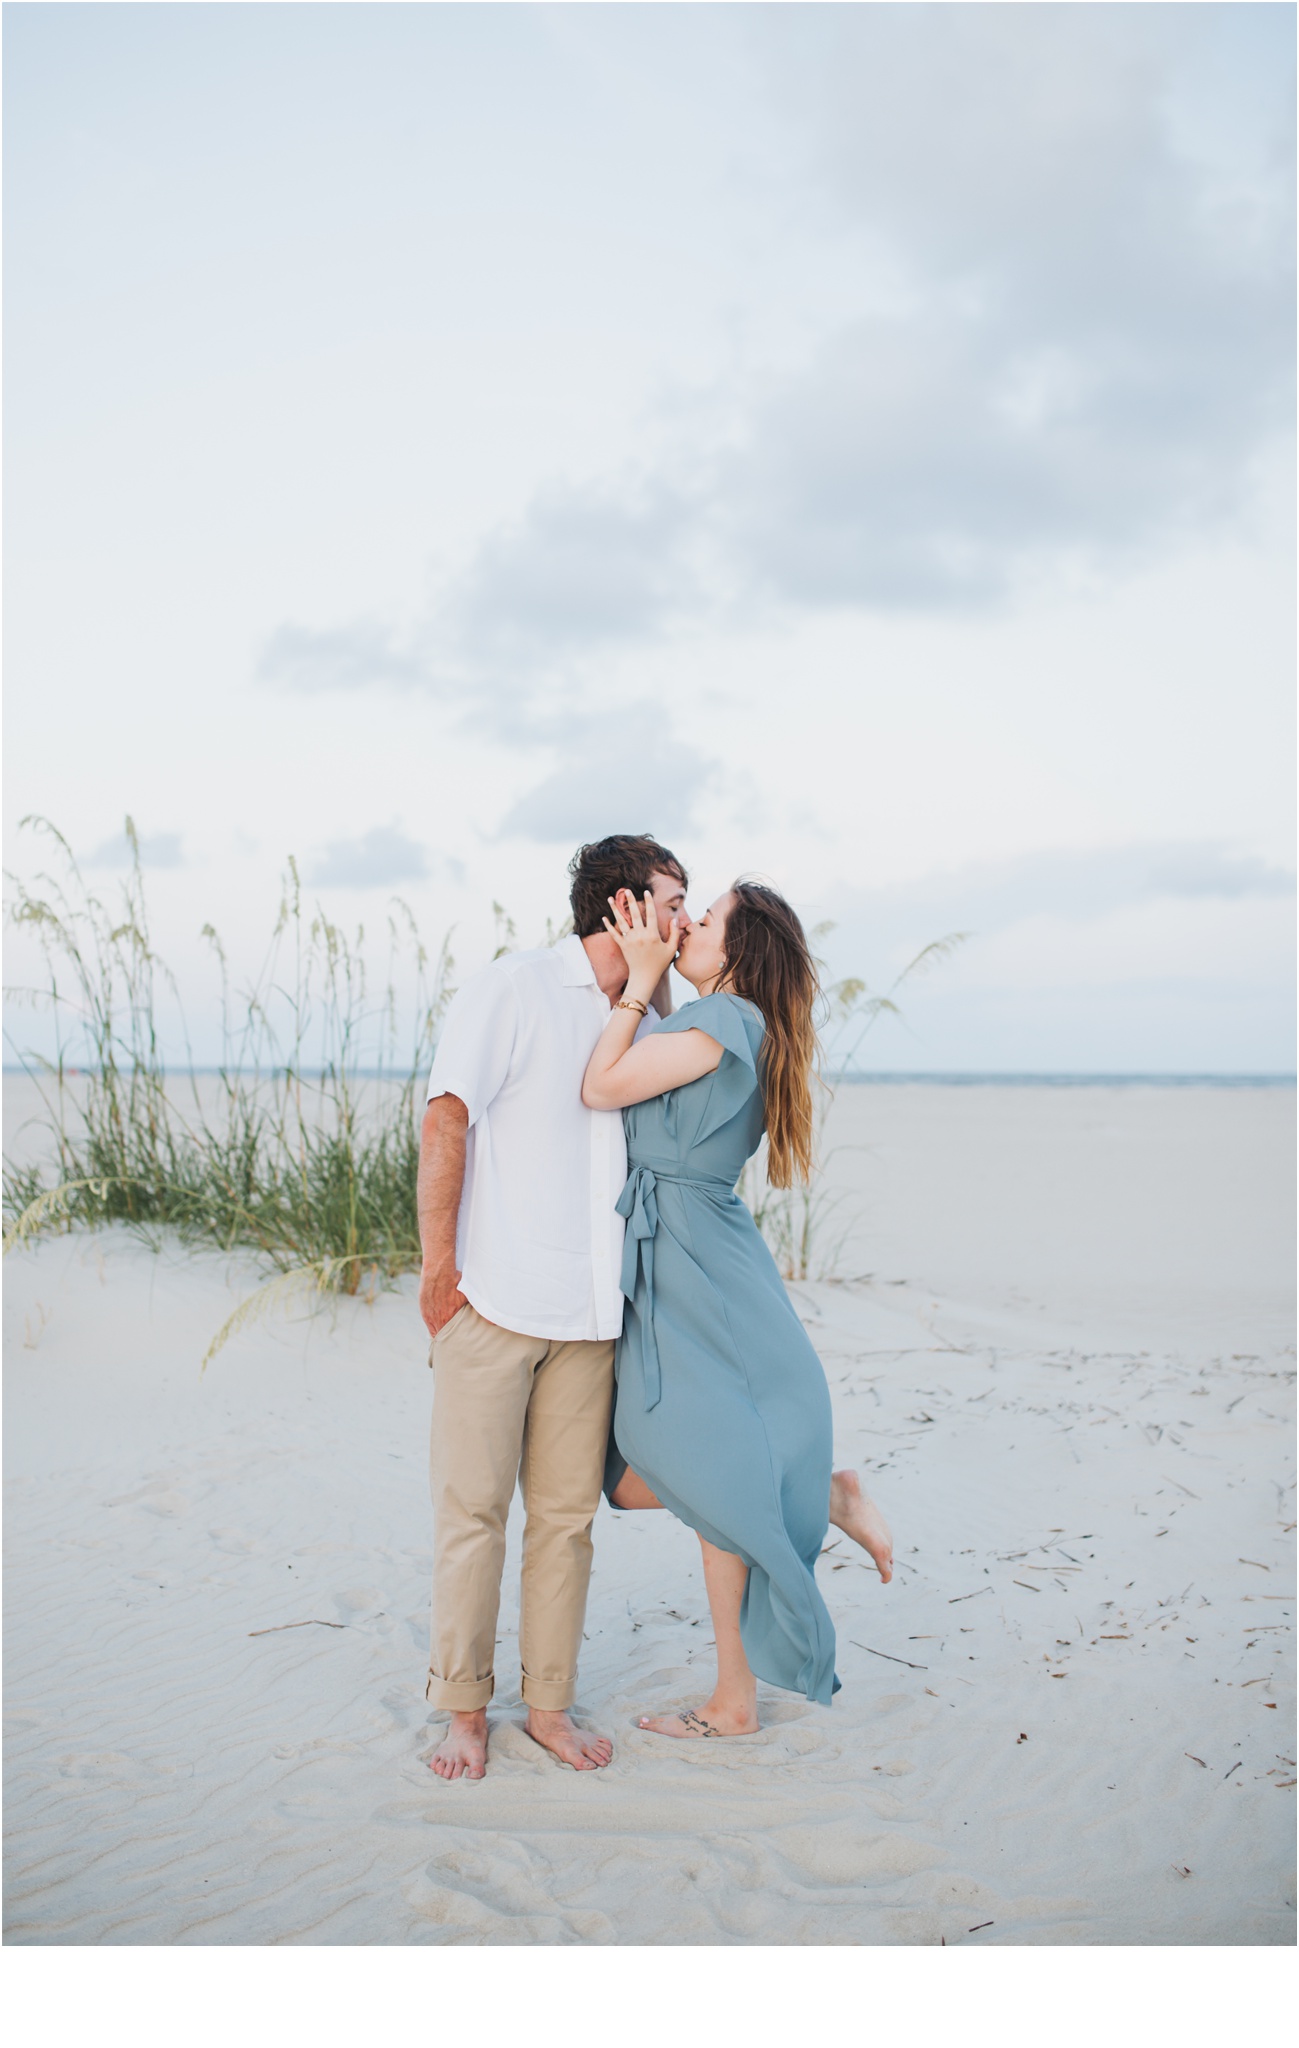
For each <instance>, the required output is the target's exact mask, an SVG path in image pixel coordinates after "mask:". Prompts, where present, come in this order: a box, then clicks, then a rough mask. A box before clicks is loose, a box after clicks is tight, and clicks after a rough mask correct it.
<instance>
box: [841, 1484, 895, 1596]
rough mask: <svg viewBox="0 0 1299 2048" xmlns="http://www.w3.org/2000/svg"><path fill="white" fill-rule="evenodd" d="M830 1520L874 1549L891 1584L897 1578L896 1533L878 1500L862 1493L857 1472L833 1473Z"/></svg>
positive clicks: (864, 1546)
mask: <svg viewBox="0 0 1299 2048" xmlns="http://www.w3.org/2000/svg"><path fill="white" fill-rule="evenodd" d="M830 1520H831V1521H832V1522H833V1523H834V1526H835V1528H836V1529H842V1530H843V1533H844V1535H845V1536H851V1537H852V1540H853V1542H854V1543H860V1545H861V1547H862V1549H863V1550H867V1551H869V1552H870V1555H871V1556H872V1557H873V1558H874V1560H875V1569H876V1570H877V1571H878V1573H879V1575H880V1577H881V1579H883V1581H884V1583H885V1585H887V1584H888V1582H889V1580H890V1579H891V1578H892V1577H893V1536H892V1532H891V1530H890V1529H889V1525H888V1523H887V1522H886V1521H885V1519H884V1517H883V1515H882V1514H881V1513H880V1511H879V1509H878V1508H877V1507H876V1505H875V1503H874V1501H873V1500H871V1499H869V1498H868V1496H867V1495H866V1494H864V1493H863V1492H862V1490H861V1481H860V1479H859V1478H858V1477H857V1474H856V1473H855V1472H851V1471H843V1472H832V1473H831V1474H830Z"/></svg>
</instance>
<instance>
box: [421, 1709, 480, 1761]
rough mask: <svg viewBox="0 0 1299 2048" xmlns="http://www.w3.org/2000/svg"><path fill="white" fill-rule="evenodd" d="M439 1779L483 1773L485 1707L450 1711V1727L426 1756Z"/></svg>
mask: <svg viewBox="0 0 1299 2048" xmlns="http://www.w3.org/2000/svg"><path fill="white" fill-rule="evenodd" d="M428 1761H429V1769H430V1770H431V1771H435V1772H436V1773H437V1775H438V1777H439V1778H481V1777H484V1776H485V1775H486V1772H487V1709H486V1707H477V1708H475V1710H474V1712H473V1713H472V1714H452V1716H451V1726H450V1727H449V1728H448V1729H447V1732H446V1734H445V1735H444V1736H443V1738H442V1740H441V1742H440V1743H439V1744H438V1746H437V1748H436V1749H435V1750H434V1752H433V1754H432V1756H431V1757H430V1758H429V1760H428Z"/></svg>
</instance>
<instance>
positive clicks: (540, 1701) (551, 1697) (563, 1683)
mask: <svg viewBox="0 0 1299 2048" xmlns="http://www.w3.org/2000/svg"><path fill="white" fill-rule="evenodd" d="M576 1698H577V1682H576V1680H575V1679H571V1678H570V1679H567V1680H564V1679H558V1678H529V1676H528V1674H527V1672H526V1671H525V1672H524V1674H523V1699H524V1704H525V1705H526V1706H529V1707H540V1709H541V1711H542V1713H543V1714H562V1713H563V1712H564V1710H565V1708H566V1707H571V1706H572V1704H573V1701H574V1700H575V1699H576Z"/></svg>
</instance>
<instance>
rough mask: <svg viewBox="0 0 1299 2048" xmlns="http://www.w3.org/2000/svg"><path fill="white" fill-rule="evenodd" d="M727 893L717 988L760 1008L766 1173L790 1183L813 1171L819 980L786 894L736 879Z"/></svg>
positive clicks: (771, 1178) (773, 1179)
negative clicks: (722, 960) (728, 903)
mask: <svg viewBox="0 0 1299 2048" xmlns="http://www.w3.org/2000/svg"><path fill="white" fill-rule="evenodd" d="M732 895H733V898H734V901H733V902H732V904H731V908H730V912H729V914H728V916H727V919H726V937H725V940H724V942H723V943H724V949H725V966H724V967H723V970H722V978H721V981H720V983H719V984H718V986H719V987H721V988H726V989H731V990H733V991H734V993H735V994H736V995H737V996H745V997H747V999H748V1001H749V1002H751V1003H754V1004H756V1006H757V1007H758V1009H759V1010H761V1012H762V1016H763V1022H764V1023H765V1025H766V1027H767V1035H766V1037H765V1038H764V1039H763V1042H762V1056H761V1059H760V1061H759V1066H760V1069H761V1074H762V1095H763V1105H764V1107H765V1110H766V1116H767V1179H768V1180H769V1181H770V1182H771V1185H772V1186H773V1187H776V1188H788V1187H792V1186H793V1184H794V1181H795V1180H796V1179H798V1180H801V1181H807V1180H810V1179H811V1176H812V1131H813V1120H812V1068H813V1065H814V1063H815V1061H816V1054H817V1043H816V1026H815V1024H814V1022H813V1008H814V1005H815V1003H816V1000H817V997H818V996H819V994H820V984H819V983H818V981H817V976H816V964H815V962H814V961H813V959H812V954H811V951H810V949H809V947H808V943H807V938H806V935H805V933H804V931H803V927H802V925H801V924H800V923H799V920H798V916H797V913H796V912H795V911H793V910H791V908H790V906H789V904H788V903H786V901H785V899H784V897H783V896H778V895H777V894H776V891H775V890H774V889H768V888H767V887H766V885H765V883H762V882H736V883H734V884H733V885H732Z"/></svg>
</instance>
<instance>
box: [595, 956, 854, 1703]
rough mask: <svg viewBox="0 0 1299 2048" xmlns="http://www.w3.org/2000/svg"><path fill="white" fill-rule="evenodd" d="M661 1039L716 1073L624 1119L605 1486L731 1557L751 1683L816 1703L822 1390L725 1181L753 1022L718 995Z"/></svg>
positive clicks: (745, 1117)
mask: <svg viewBox="0 0 1299 2048" xmlns="http://www.w3.org/2000/svg"><path fill="white" fill-rule="evenodd" d="M658 1028H659V1030H660V1031H690V1030H692V1029H698V1030H700V1031H706V1032H707V1033H708V1035H709V1037H710V1038H715V1039H716V1040H717V1041H718V1043H719V1044H720V1045H721V1046H722V1047H723V1048H724V1050H723V1052H722V1060H721V1065H720V1066H719V1067H718V1068H717V1069H716V1071H715V1072H713V1073H711V1074H705V1075H703V1076H702V1077H701V1078H700V1079H699V1080H697V1081H691V1082H688V1083H687V1084H686V1086H685V1087H682V1088H673V1089H671V1090H670V1091H669V1093H668V1094H666V1095H656V1096H654V1097H653V1098H652V1099H651V1100H650V1101H648V1102H639V1103H637V1104H636V1105H635V1106H634V1107H633V1108H631V1109H627V1110H624V1111H623V1120H624V1123H625V1125H626V1131H627V1163H628V1168H629V1172H628V1179H627V1185H626V1187H625V1188H624V1190H623V1193H622V1196H621V1198H620V1200H619V1203H618V1210H619V1214H620V1215H622V1216H624V1217H625V1218H626V1223H627V1234H626V1238H625V1240H624V1247H623V1265H622V1291H623V1293H624V1295H625V1296H626V1297H627V1306H626V1310H625V1312H624V1316H623V1333H622V1337H621V1338H620V1340H619V1343H618V1350H617V1358H616V1366H615V1370H616V1373H617V1380H618V1394H617V1404H616V1407H615V1412H614V1420H613V1430H612V1433H611V1436H610V1440H609V1460H608V1465H607V1468H606V1472H605V1491H606V1493H610V1494H611V1493H612V1492H613V1489H614V1488H615V1487H616V1486H617V1484H618V1482H619V1480H620V1479H621V1477H622V1475H623V1473H624V1472H625V1471H626V1469H627V1466H628V1465H630V1466H631V1468H632V1470H633V1471H634V1472H637V1473H639V1475H640V1477H641V1478H642V1479H644V1480H645V1481H646V1483H647V1484H648V1485H649V1486H651V1487H652V1488H653V1490H654V1492H655V1493H656V1494H657V1495H658V1498H659V1499H660V1500H661V1501H662V1502H663V1505H664V1506H665V1507H667V1508H671V1510H672V1512H673V1513H674V1514H675V1515H677V1516H679V1517H680V1519H681V1520H682V1521H683V1522H685V1523H687V1524H688V1525H689V1527H690V1528H692V1529H695V1530H697V1531H698V1533H699V1534H700V1535H701V1536H703V1537H705V1538H706V1539H707V1541H708V1542H709V1543H713V1544H716V1546H717V1547H718V1549H720V1550H728V1551H731V1552H733V1553H734V1554H735V1555H737V1556H739V1557H742V1558H743V1559H744V1562H745V1563H746V1564H747V1565H748V1567H749V1579H748V1586H747V1590H746V1592H745V1595H744V1604H743V1607H742V1608H741V1612H740V1630H741V1634H742V1636H743V1640H744V1649H745V1655H746V1656H747V1657H748V1660H749V1664H750V1667H751V1668H752V1670H753V1671H754V1672H755V1673H756V1674H757V1676H758V1677H759V1678H763V1679H766V1680H767V1681H768V1682H769V1683H770V1684H772V1685H781V1686H785V1687H787V1688H788V1689H789V1690H790V1691H791V1692H801V1693H804V1694H806V1696H807V1697H808V1698H809V1699H814V1700H821V1701H823V1702H828V1701H829V1699H830V1696H831V1693H832V1692H834V1691H837V1690H838V1686H839V1681H838V1679H837V1678H836V1677H835V1672H834V1625H833V1623H832V1622H831V1620H830V1616H829V1614H828V1613H827V1612H826V1608H825V1602H824V1601H823V1600H822V1598H821V1595H820V1593H819V1592H818V1591H817V1586H816V1580H815V1578H814V1576H813V1572H814V1567H815V1565H816V1560H817V1557H818V1555H819V1553H820V1549H821V1545H822V1543H823V1542H824V1540H825V1534H826V1529H827V1527H828V1519H829V1518H828V1509H829V1503H830V1455H831V1422H830V1395H829V1391H828V1389H827V1387H826V1383H825V1374H824V1372H823V1371H822V1369H821V1361H820V1359H819V1358H818V1357H817V1355H816V1353H815V1351H814V1350H813V1349H812V1346H811V1344H810V1342H809V1341H808V1338H807V1335H806V1333H805V1332H804V1329H803V1326H802V1324H801V1323H800V1322H799V1320H798V1317H797V1316H796V1315H795V1313H794V1309H793V1306H792V1304H791V1302H790V1299H789V1296H788V1295H787V1294H786V1292H785V1288H784V1285H783V1283H782V1281H781V1278H780V1275H779V1273H778V1272H777V1270H776V1265H775V1261H774V1260H773V1259H772V1256H771V1253H770V1252H769V1251H768V1250H767V1247H766V1245H765V1244H764V1243H763V1241H762V1238H761V1236H760V1234H759V1231H758V1228H757V1225H756V1224H755V1223H754V1221H753V1218H752V1216H751V1215H750V1213H749V1211H748V1209H747V1208H746V1207H745V1205H744V1203H743V1202H742V1201H741V1200H740V1198H739V1196H738V1195H737V1194H736V1193H735V1183H736V1181H737V1180H738V1179H739V1176H740V1171H741V1168H742V1167H743V1165H744V1162H745V1160H746V1159H748V1158H749V1157H750V1156H751V1155H752V1154H753V1153H754V1152H755V1151H756V1150H757V1147H758V1144H759V1141H760V1139H761V1137H762V1132H763V1107H762V1088H761V1084H760V1081H759V1076H758V1054H759V1052H760V1049H761V1046H762V1039H763V1031H764V1026H763V1021H762V1017H761V1014H760V1013H759V1011H758V1010H757V1009H755V1008H754V1006H753V1005H752V1004H751V1003H748V1002H745V1001H743V1000H742V999H741V998H740V997H738V996H733V995H712V996H705V997H703V998H702V999H701V1000H700V1001H698V1002H693V1003H687V1004H686V1006H685V1008H684V1009H683V1010H678V1011H677V1012H675V1013H674V1015H672V1016H671V1017H668V1018H667V1019H665V1021H664V1022H663V1023H662V1024H661V1025H659V1027H658Z"/></svg>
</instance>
